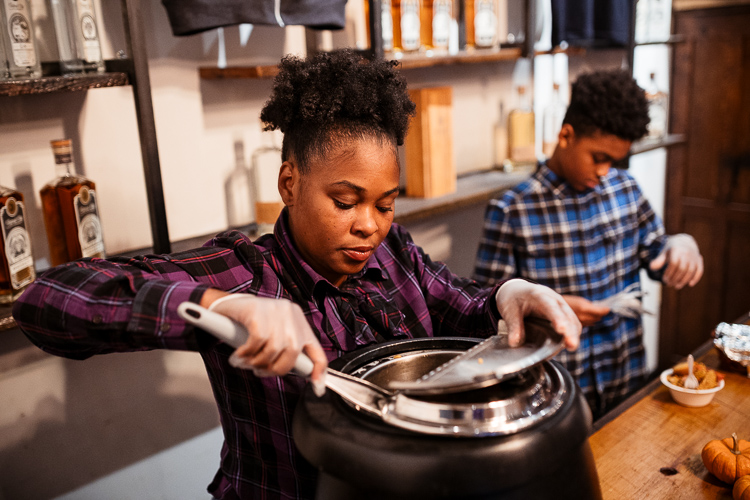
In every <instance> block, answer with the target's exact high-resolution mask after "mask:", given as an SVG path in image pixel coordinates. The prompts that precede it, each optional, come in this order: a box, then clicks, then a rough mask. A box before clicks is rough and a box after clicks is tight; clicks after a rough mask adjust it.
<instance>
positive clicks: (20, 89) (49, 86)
mask: <svg viewBox="0 0 750 500" xmlns="http://www.w3.org/2000/svg"><path fill="white" fill-rule="evenodd" d="M124 85H129V81H128V75H127V74H126V73H119V72H117V73H98V74H93V75H80V76H44V77H42V78H33V79H21V80H3V81H0V95H6V96H17V95H25V94H48V93H50V92H76V91H80V90H88V89H96V88H102V87H121V86H124Z"/></svg>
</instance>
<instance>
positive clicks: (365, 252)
mask: <svg viewBox="0 0 750 500" xmlns="http://www.w3.org/2000/svg"><path fill="white" fill-rule="evenodd" d="M344 255H346V256H347V257H349V258H350V259H352V260H356V261H358V262H364V261H366V260H367V259H369V258H370V255H372V247H355V248H344Z"/></svg>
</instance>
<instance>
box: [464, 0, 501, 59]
mask: <svg viewBox="0 0 750 500" xmlns="http://www.w3.org/2000/svg"><path fill="white" fill-rule="evenodd" d="M464 9H465V11H464V14H465V19H466V47H468V48H471V47H478V48H488V47H494V46H495V45H496V44H497V22H498V18H497V11H498V5H497V0H464Z"/></svg>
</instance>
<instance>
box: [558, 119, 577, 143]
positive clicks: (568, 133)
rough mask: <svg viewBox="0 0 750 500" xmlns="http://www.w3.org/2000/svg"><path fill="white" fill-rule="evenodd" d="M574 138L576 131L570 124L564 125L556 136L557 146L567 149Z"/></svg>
mask: <svg viewBox="0 0 750 500" xmlns="http://www.w3.org/2000/svg"><path fill="white" fill-rule="evenodd" d="M575 138H576V131H575V130H573V126H572V125H571V124H570V123H564V124H563V126H562V127H561V128H560V133H559V134H557V145H558V146H560V147H561V148H567V147H568V146H570V144H571V143H572V142H573V141H574V140H575Z"/></svg>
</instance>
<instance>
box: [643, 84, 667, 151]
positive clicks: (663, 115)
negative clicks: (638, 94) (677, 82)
mask: <svg viewBox="0 0 750 500" xmlns="http://www.w3.org/2000/svg"><path fill="white" fill-rule="evenodd" d="M646 99H648V116H649V118H650V119H651V121H650V122H649V124H648V137H650V138H652V139H661V138H662V137H664V136H665V135H666V133H667V116H668V115H667V107H668V105H669V104H668V103H669V96H668V95H667V93H666V92H662V91H661V90H659V86H658V85H657V84H656V74H655V73H651V75H650V77H649V82H648V86H647V88H646Z"/></svg>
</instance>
